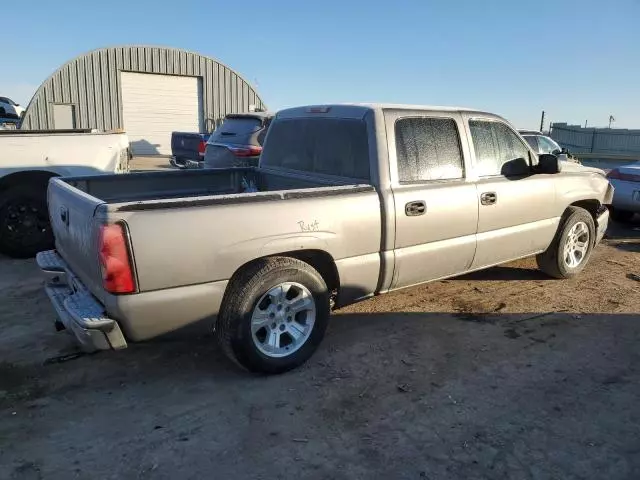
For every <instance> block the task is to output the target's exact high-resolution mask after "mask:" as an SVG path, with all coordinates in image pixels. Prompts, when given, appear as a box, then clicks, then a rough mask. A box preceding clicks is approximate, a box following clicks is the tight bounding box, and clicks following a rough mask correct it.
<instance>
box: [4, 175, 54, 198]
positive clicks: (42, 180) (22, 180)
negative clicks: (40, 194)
mask: <svg viewBox="0 0 640 480" xmlns="http://www.w3.org/2000/svg"><path fill="white" fill-rule="evenodd" d="M59 176H60V175H59V174H58V173H56V172H52V171H50V170H20V171H17V172H13V173H10V174H8V175H5V176H4V177H2V178H0V193H1V192H4V191H6V190H8V189H10V188H12V187H15V186H17V185H32V186H36V187H40V186H44V187H45V188H46V186H47V184H48V182H49V180H50V179H51V178H53V177H59Z"/></svg>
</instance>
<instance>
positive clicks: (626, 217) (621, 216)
mask: <svg viewBox="0 0 640 480" xmlns="http://www.w3.org/2000/svg"><path fill="white" fill-rule="evenodd" d="M609 213H611V218H612V219H613V220H615V221H616V222H619V223H627V222H630V221H631V219H632V218H633V215H634V212H630V211H628V210H620V209H619V208H612V209H611V211H610V212H609Z"/></svg>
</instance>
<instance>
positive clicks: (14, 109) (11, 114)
mask: <svg viewBox="0 0 640 480" xmlns="http://www.w3.org/2000/svg"><path fill="white" fill-rule="evenodd" d="M24 111H25V108H24V107H21V106H20V104H18V103H16V102H14V101H13V100H11V99H10V98H8V97H0V118H3V117H5V118H22V114H23V113H24Z"/></svg>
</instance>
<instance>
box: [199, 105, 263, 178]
mask: <svg viewBox="0 0 640 480" xmlns="http://www.w3.org/2000/svg"><path fill="white" fill-rule="evenodd" d="M273 116H274V114H273V113H268V112H250V113H233V114H229V115H227V116H226V117H225V119H224V121H223V122H222V125H220V126H219V127H218V128H217V129H216V130H215V131H214V132H213V133H212V134H211V136H210V137H209V140H208V141H207V146H206V150H205V153H204V168H227V167H251V166H257V165H258V159H259V158H260V154H261V153H262V144H263V143H264V137H265V136H266V134H267V130H268V128H269V124H270V123H271V120H272V119H273Z"/></svg>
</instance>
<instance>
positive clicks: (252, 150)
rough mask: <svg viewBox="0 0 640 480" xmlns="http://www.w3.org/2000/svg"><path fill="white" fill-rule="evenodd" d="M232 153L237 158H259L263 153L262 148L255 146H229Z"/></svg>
mask: <svg viewBox="0 0 640 480" xmlns="http://www.w3.org/2000/svg"><path fill="white" fill-rule="evenodd" d="M227 148H228V149H229V150H230V151H231V153H233V154H234V155H235V156H236V157H257V156H258V155H260V154H261V153H262V147H255V146H253V145H246V146H245V145H242V146H237V147H236V146H228V147H227Z"/></svg>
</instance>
